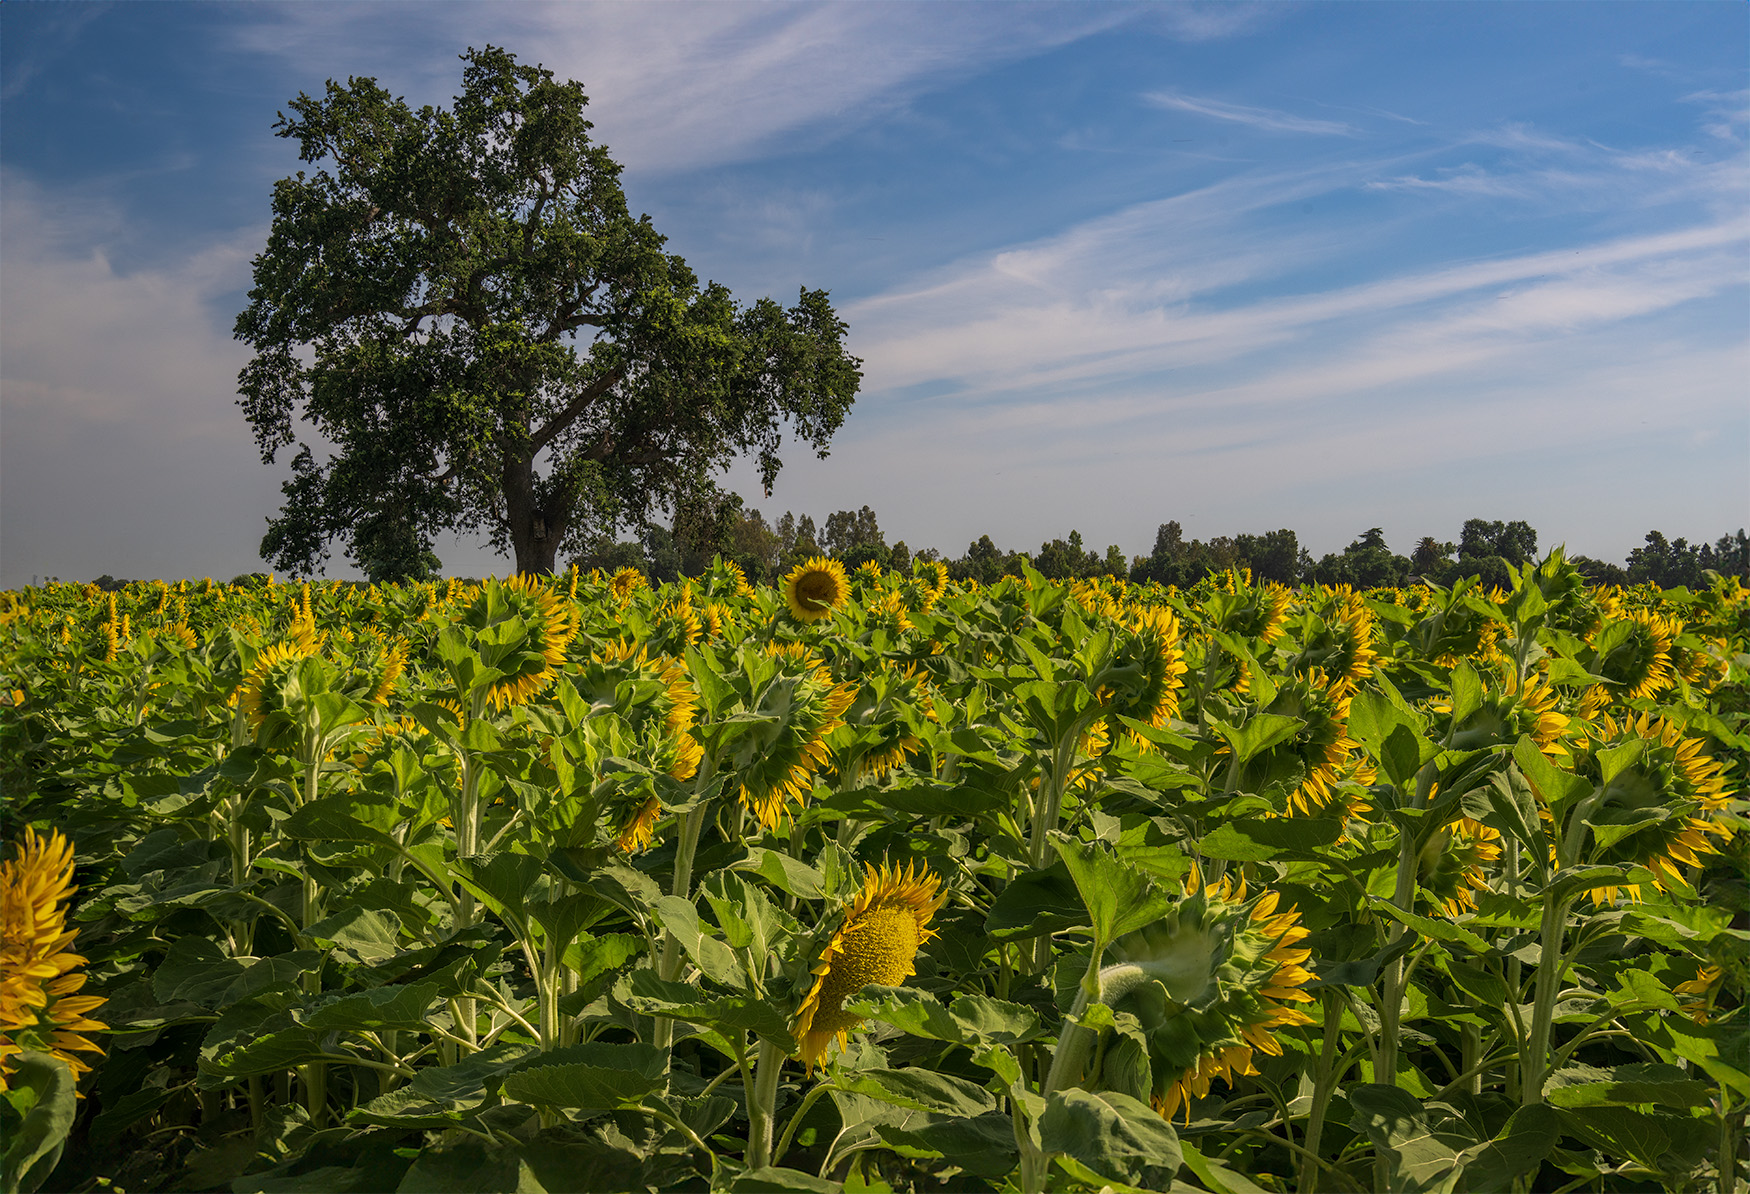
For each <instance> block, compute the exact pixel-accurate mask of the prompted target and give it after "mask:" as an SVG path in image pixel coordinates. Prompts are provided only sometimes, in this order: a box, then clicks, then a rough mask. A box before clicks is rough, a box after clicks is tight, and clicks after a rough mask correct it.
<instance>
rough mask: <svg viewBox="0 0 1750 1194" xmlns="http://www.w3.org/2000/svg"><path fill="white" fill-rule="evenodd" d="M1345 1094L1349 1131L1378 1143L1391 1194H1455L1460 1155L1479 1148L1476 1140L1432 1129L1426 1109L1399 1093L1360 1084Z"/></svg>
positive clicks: (1404, 1092) (1409, 1095)
mask: <svg viewBox="0 0 1750 1194" xmlns="http://www.w3.org/2000/svg"><path fill="white" fill-rule="evenodd" d="M1344 1093H1345V1094H1346V1095H1347V1096H1348V1099H1349V1106H1350V1107H1351V1108H1352V1110H1353V1114H1352V1115H1351V1117H1350V1120H1349V1126H1350V1127H1351V1128H1352V1129H1353V1130H1354V1131H1356V1132H1357V1133H1359V1134H1361V1135H1364V1136H1366V1137H1367V1138H1368V1139H1369V1140H1371V1141H1373V1145H1374V1147H1375V1148H1376V1149H1378V1150H1379V1152H1380V1154H1381V1155H1382V1156H1384V1157H1385V1158H1386V1159H1387V1161H1388V1163H1389V1165H1390V1168H1391V1175H1392V1179H1391V1186H1390V1192H1391V1194H1425V1192H1432V1191H1438V1190H1443V1189H1449V1188H1450V1182H1451V1179H1452V1178H1453V1177H1454V1176H1455V1175H1456V1173H1457V1170H1458V1167H1459V1164H1460V1162H1459V1159H1458V1156H1459V1153H1460V1152H1461V1151H1462V1150H1464V1149H1466V1148H1469V1147H1471V1146H1472V1145H1474V1144H1475V1143H1476V1140H1475V1138H1474V1137H1471V1136H1468V1135H1462V1134H1459V1133H1456V1132H1452V1131H1436V1130H1434V1129H1432V1128H1430V1127H1429V1125H1428V1119H1427V1108H1425V1107H1424V1106H1423V1105H1422V1103H1421V1101H1420V1100H1418V1099H1417V1098H1416V1097H1415V1096H1414V1095H1412V1094H1410V1093H1409V1092H1408V1091H1406V1090H1400V1089H1399V1088H1398V1087H1395V1086H1380V1085H1377V1084H1374V1083H1357V1084H1355V1085H1352V1086H1349V1087H1348V1088H1347V1089H1346V1090H1345V1092H1344ZM1381 1194H1385V1192H1383V1191H1382V1192H1381Z"/></svg>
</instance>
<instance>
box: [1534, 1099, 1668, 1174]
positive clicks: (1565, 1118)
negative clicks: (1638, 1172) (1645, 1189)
mask: <svg viewBox="0 0 1750 1194" xmlns="http://www.w3.org/2000/svg"><path fill="white" fill-rule="evenodd" d="M1557 1114H1558V1115H1560V1116H1561V1117H1562V1125H1563V1127H1564V1128H1566V1129H1567V1131H1568V1132H1569V1133H1570V1134H1571V1135H1573V1136H1577V1137H1578V1138H1579V1139H1581V1140H1583V1141H1585V1142H1586V1143H1587V1144H1590V1145H1592V1146H1593V1147H1594V1148H1598V1149H1602V1150H1603V1151H1604V1152H1605V1153H1607V1154H1611V1155H1613V1156H1617V1157H1627V1158H1630V1159H1631V1160H1634V1161H1637V1162H1639V1163H1640V1164H1641V1165H1643V1166H1645V1167H1647V1168H1648V1169H1651V1170H1653V1171H1654V1172H1655V1173H1657V1172H1659V1171H1660V1169H1661V1168H1662V1166H1661V1165H1660V1164H1659V1159H1660V1158H1661V1157H1662V1156H1663V1155H1664V1154H1665V1153H1666V1152H1668V1151H1669V1150H1670V1148H1671V1138H1670V1137H1669V1136H1667V1135H1666V1134H1665V1131H1664V1129H1663V1128H1662V1127H1661V1125H1660V1123H1659V1121H1658V1120H1657V1119H1655V1118H1654V1117H1652V1116H1650V1115H1647V1114H1644V1113H1643V1112H1640V1111H1634V1110H1631V1109H1629V1108H1627V1107H1610V1106H1594V1107H1574V1108H1565V1109H1562V1110H1560V1111H1558V1112H1557Z"/></svg>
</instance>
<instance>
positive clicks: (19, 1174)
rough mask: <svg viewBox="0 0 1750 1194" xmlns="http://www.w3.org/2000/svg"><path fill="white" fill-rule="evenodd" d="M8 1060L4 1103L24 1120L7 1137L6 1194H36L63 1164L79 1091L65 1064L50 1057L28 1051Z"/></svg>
mask: <svg viewBox="0 0 1750 1194" xmlns="http://www.w3.org/2000/svg"><path fill="white" fill-rule="evenodd" d="M10 1060H11V1063H12V1067H13V1072H12V1074H11V1075H10V1076H9V1077H8V1078H7V1086H8V1089H7V1091H6V1098H7V1101H8V1102H10V1103H11V1104H12V1108H13V1109H14V1110H15V1111H17V1112H19V1113H20V1116H21V1119H20V1122H19V1123H18V1124H17V1126H15V1127H11V1128H9V1130H8V1132H7V1136H8V1139H7V1140H6V1144H5V1152H3V1153H0V1176H3V1177H4V1181H5V1189H6V1191H7V1194H12V1192H13V1191H17V1192H18V1194H32V1191H35V1190H36V1189H38V1188H39V1187H41V1186H42V1184H43V1183H44V1182H45V1181H47V1180H48V1179H49V1174H51V1173H53V1172H54V1169H55V1166H56V1165H57V1164H59V1163H60V1160H61V1151H62V1149H64V1148H65V1147H66V1144H67V1134H68V1133H69V1132H71V1131H72V1130H73V1117H74V1115H75V1114H76V1112H77V1107H78V1088H77V1084H76V1083H75V1082H74V1080H73V1071H72V1070H71V1069H69V1068H68V1066H67V1063H66V1062H64V1061H62V1060H61V1059H60V1058H58V1057H55V1056H54V1055H52V1054H49V1053H38V1052H35V1051H34V1050H26V1051H24V1052H22V1053H16V1054H14V1055H13V1056H12V1057H11V1058H10Z"/></svg>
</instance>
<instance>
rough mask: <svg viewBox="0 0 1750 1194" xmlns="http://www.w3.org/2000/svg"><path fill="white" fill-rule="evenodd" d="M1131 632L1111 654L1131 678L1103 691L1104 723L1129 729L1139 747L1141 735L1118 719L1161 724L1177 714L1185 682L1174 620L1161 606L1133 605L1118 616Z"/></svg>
mask: <svg viewBox="0 0 1750 1194" xmlns="http://www.w3.org/2000/svg"><path fill="white" fill-rule="evenodd" d="M1121 622H1122V624H1123V625H1124V627H1125V628H1126V629H1127V630H1129V631H1130V637H1129V638H1128V639H1127V640H1125V642H1124V643H1123V645H1121V646H1120V647H1119V649H1118V651H1117V653H1116V654H1115V656H1114V659H1113V662H1114V664H1116V665H1117V666H1119V667H1121V668H1122V667H1126V666H1129V667H1134V668H1135V675H1136V679H1135V681H1134V682H1133V683H1130V684H1126V685H1124V686H1123V687H1122V688H1119V687H1117V686H1114V687H1111V688H1109V689H1107V690H1104V695H1103V696H1102V698H1101V699H1102V703H1103V704H1105V705H1106V707H1107V712H1106V727H1107V729H1108V730H1109V731H1110V732H1111V733H1113V734H1116V733H1118V732H1119V731H1124V732H1128V733H1130V734H1131V736H1132V737H1133V738H1135V740H1136V741H1137V742H1138V743H1139V744H1142V745H1144V746H1151V744H1149V743H1147V741H1146V739H1144V738H1142V737H1141V736H1140V735H1138V734H1135V733H1134V732H1132V731H1129V730H1128V729H1127V727H1125V726H1124V723H1123V722H1121V721H1119V720H1118V719H1119V718H1120V717H1129V718H1131V719H1133V720H1135V721H1141V722H1146V723H1147V724H1148V725H1151V726H1154V727H1155V728H1157V729H1158V728H1160V727H1161V726H1164V725H1166V724H1167V721H1168V720H1169V719H1170V718H1174V717H1177V716H1178V715H1179V691H1180V689H1181V688H1182V687H1183V686H1184V676H1185V670H1186V663H1185V650H1184V647H1183V645H1182V644H1181V642H1180V630H1179V619H1178V617H1177V616H1176V615H1175V614H1174V613H1173V611H1172V610H1171V609H1169V608H1168V607H1166V606H1164V605H1149V606H1134V607H1132V608H1131V609H1130V610H1129V611H1128V612H1126V613H1124V614H1123V615H1122V616H1121Z"/></svg>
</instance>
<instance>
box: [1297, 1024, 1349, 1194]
mask: <svg viewBox="0 0 1750 1194" xmlns="http://www.w3.org/2000/svg"><path fill="white" fill-rule="evenodd" d="M1341 1001H1342V995H1341V994H1340V993H1338V992H1336V991H1331V990H1327V991H1325V992H1324V993H1323V1003H1324V1009H1325V1025H1324V1028H1325V1036H1324V1041H1323V1042H1322V1043H1321V1044H1320V1046H1319V1061H1318V1068H1317V1069H1315V1070H1314V1071H1313V1092H1312V1108H1311V1109H1310V1110H1309V1111H1308V1112H1307V1118H1306V1141H1305V1144H1304V1145H1303V1147H1304V1148H1305V1149H1306V1151H1307V1152H1308V1154H1310V1155H1311V1156H1313V1157H1315V1158H1316V1157H1317V1156H1318V1155H1319V1141H1320V1139H1321V1138H1322V1137H1323V1136H1324V1134H1325V1113H1326V1111H1328V1110H1329V1109H1330V1106H1331V1093H1332V1092H1333V1091H1334V1090H1335V1089H1336V1086H1337V1074H1336V1072H1335V1071H1336V1065H1337V1051H1338V1050H1339V1049H1340V1048H1341V1047H1342V1038H1343V1005H1342V1002H1341ZM1316 1172H1317V1167H1316V1166H1315V1165H1314V1164H1313V1163H1312V1162H1311V1161H1307V1160H1305V1159H1304V1158H1303V1159H1302V1162H1301V1166H1300V1189H1301V1190H1302V1191H1304V1192H1307V1194H1310V1192H1311V1191H1312V1189H1313V1188H1314V1176H1315V1173H1316Z"/></svg>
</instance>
